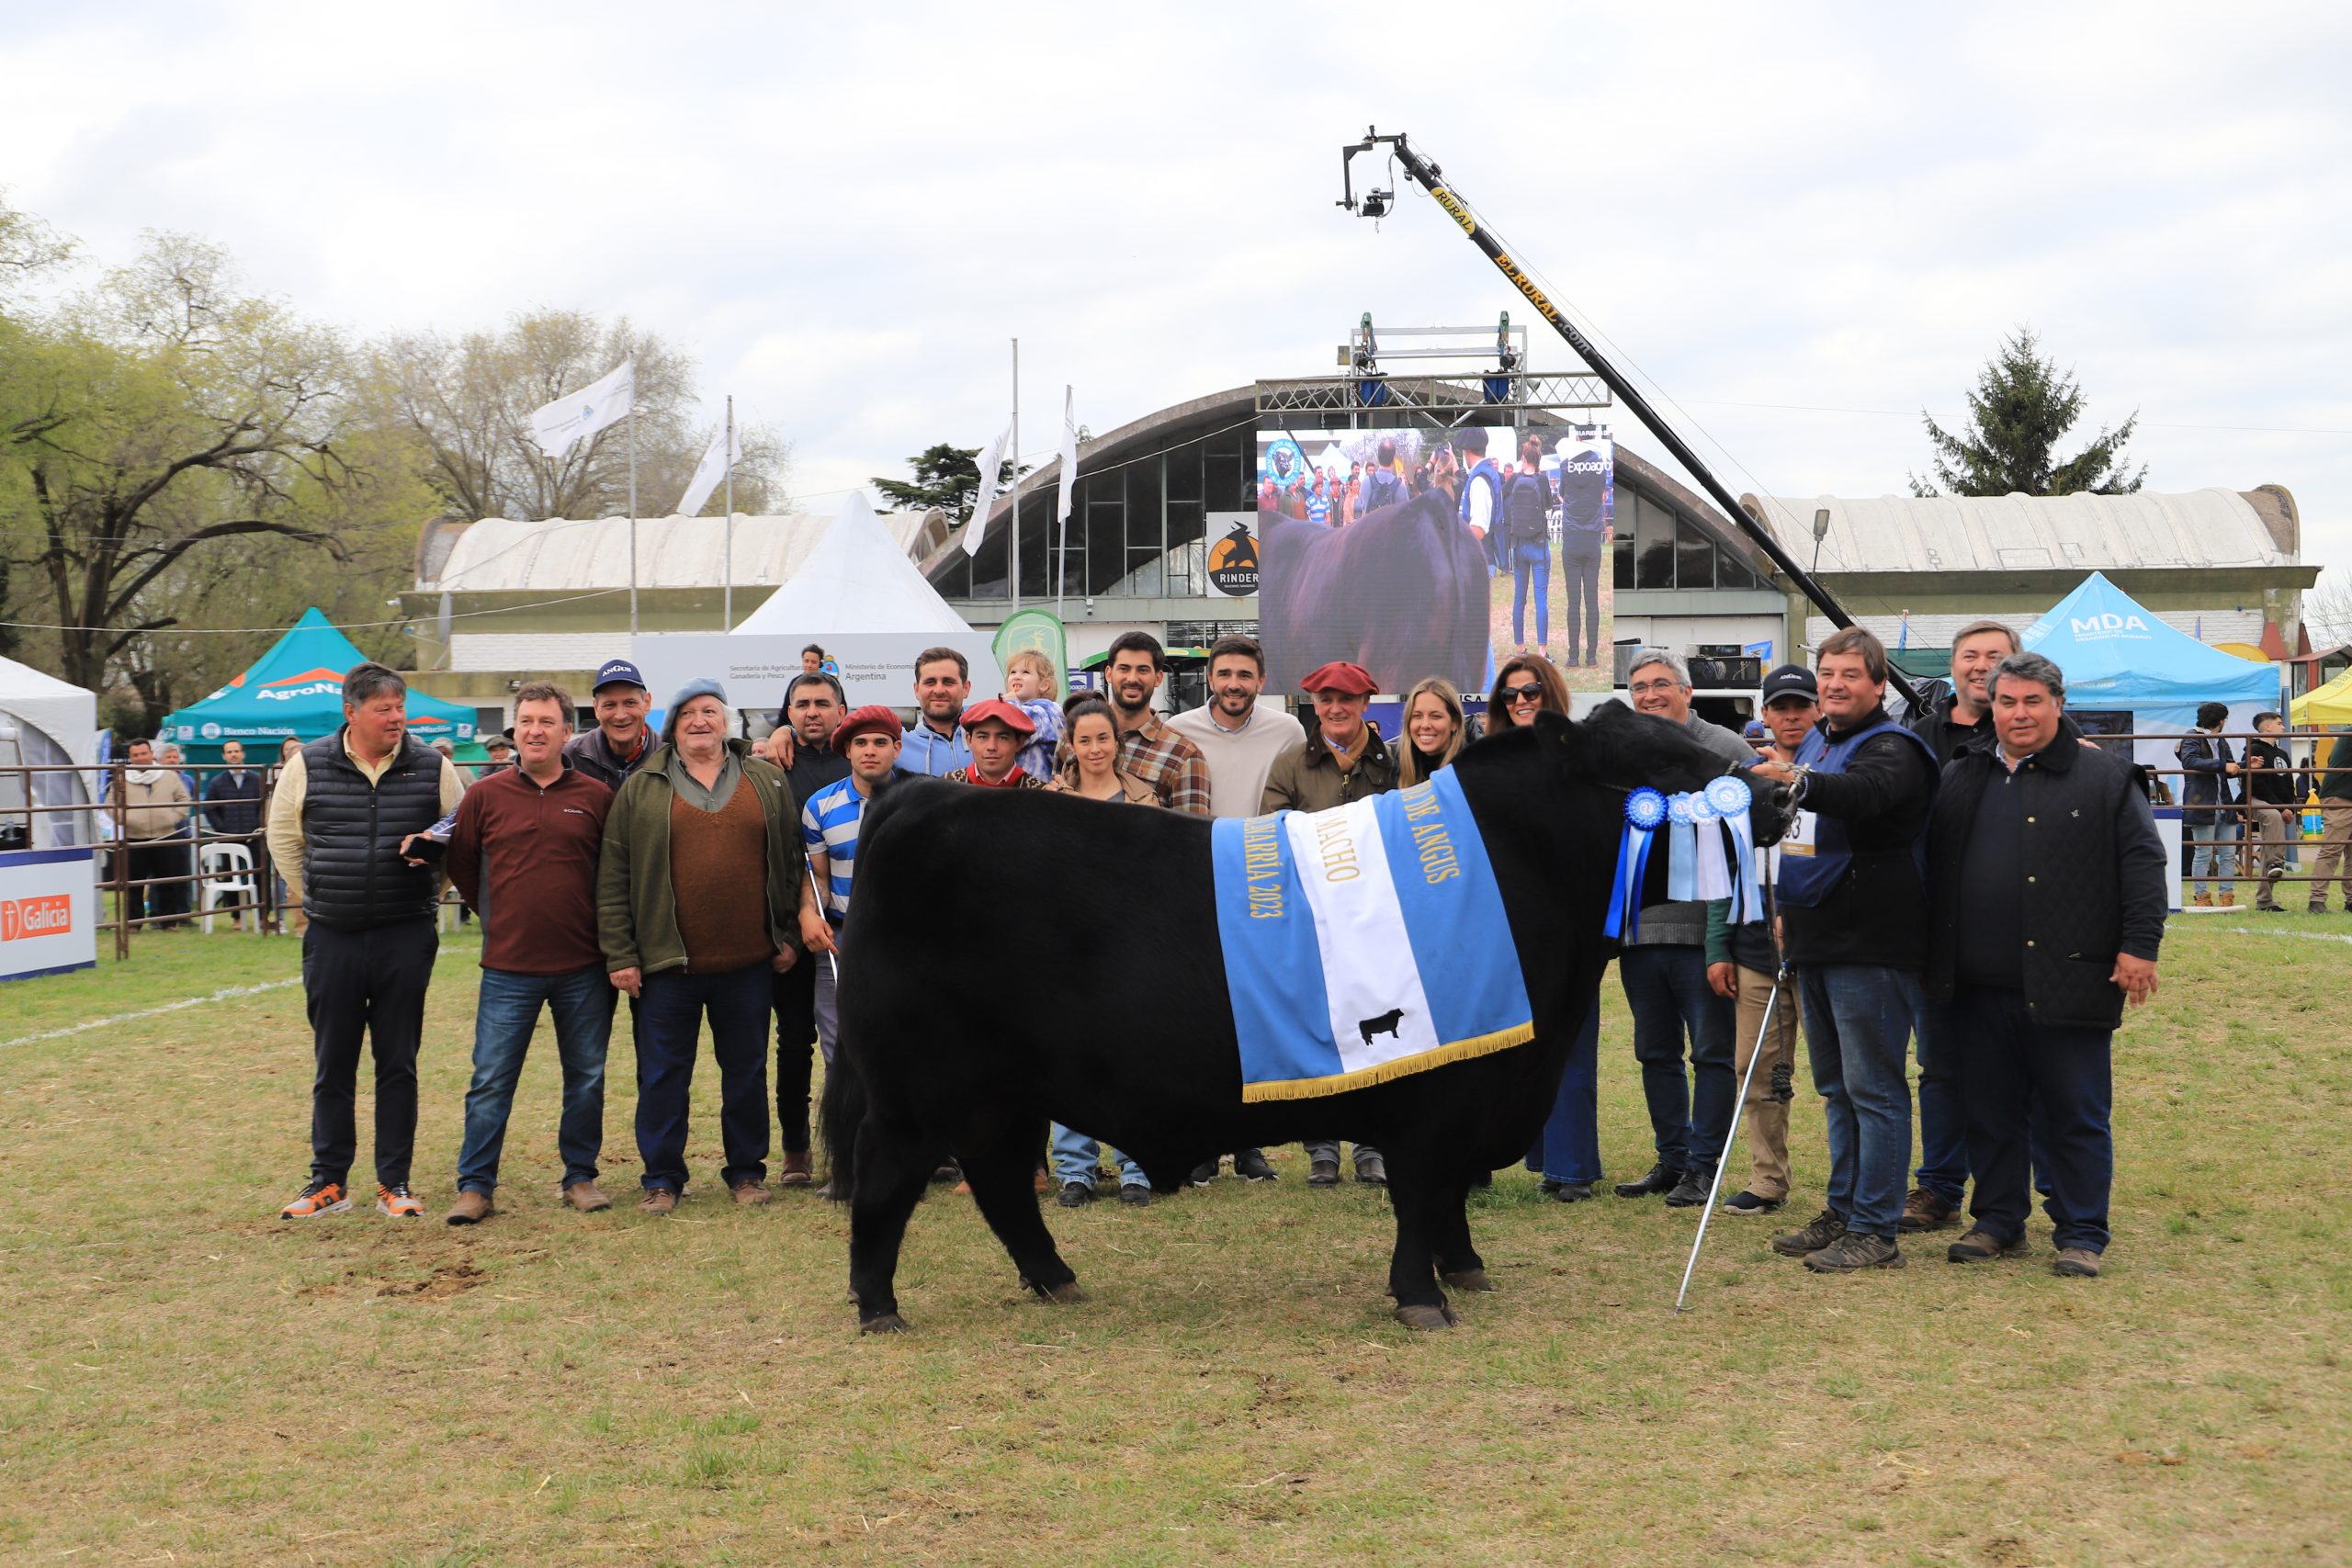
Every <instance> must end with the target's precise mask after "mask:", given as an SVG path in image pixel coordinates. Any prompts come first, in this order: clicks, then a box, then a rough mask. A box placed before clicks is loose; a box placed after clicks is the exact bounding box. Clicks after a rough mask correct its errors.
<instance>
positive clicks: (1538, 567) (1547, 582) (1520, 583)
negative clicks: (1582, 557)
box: [1510, 541, 1552, 647]
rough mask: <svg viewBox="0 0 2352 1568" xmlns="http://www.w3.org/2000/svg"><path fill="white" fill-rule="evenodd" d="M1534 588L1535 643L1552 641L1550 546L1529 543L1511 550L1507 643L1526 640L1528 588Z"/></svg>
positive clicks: (1513, 547) (1540, 643)
mask: <svg viewBox="0 0 2352 1568" xmlns="http://www.w3.org/2000/svg"><path fill="white" fill-rule="evenodd" d="M1531 579H1532V581H1533V582H1534V585H1535V641H1536V644H1537V646H1538V647H1541V646H1542V645H1544V644H1545V643H1548V642H1550V641H1551V640H1552V547H1551V546H1550V545H1549V544H1546V543H1542V542H1534V541H1531V542H1530V543H1527V544H1523V545H1513V546H1512V547H1511V550H1510V640H1511V641H1513V642H1515V643H1524V642H1525V641H1526V640H1527V589H1528V583H1529V581H1530V580H1531Z"/></svg>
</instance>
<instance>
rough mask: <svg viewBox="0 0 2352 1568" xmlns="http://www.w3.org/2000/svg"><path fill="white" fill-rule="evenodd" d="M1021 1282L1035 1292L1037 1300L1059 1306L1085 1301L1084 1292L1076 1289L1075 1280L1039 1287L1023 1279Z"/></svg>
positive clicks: (1037, 1284)
mask: <svg viewBox="0 0 2352 1568" xmlns="http://www.w3.org/2000/svg"><path fill="white" fill-rule="evenodd" d="M1021 1282H1022V1283H1023V1284H1024V1285H1026V1286H1028V1287H1029V1288H1030V1289H1031V1290H1033V1291H1035V1292H1037V1296H1038V1299H1039V1300H1041V1301H1048V1302H1052V1303H1056V1304H1057V1305H1059V1306H1071V1305H1074V1304H1076V1303H1079V1302H1082V1301H1084V1300H1085V1299H1086V1292H1084V1291H1081V1290H1080V1289H1079V1288H1078V1281H1077V1280H1063V1281H1062V1282H1061V1283H1060V1284H1058V1285H1041V1284H1039V1283H1037V1281H1036V1280H1030V1279H1023V1280H1022V1281H1021Z"/></svg>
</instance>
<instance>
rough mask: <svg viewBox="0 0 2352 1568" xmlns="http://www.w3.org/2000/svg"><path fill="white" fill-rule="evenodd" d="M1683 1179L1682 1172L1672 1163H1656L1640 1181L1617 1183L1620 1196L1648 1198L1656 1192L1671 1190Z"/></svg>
mask: <svg viewBox="0 0 2352 1568" xmlns="http://www.w3.org/2000/svg"><path fill="white" fill-rule="evenodd" d="M1681 1180H1682V1173H1681V1172H1680V1171H1679V1170H1677V1169H1676V1168H1674V1167H1672V1166H1670V1165H1654V1166H1652V1167H1650V1173H1649V1174H1648V1175H1647V1176H1645V1177H1643V1178H1642V1179H1640V1180H1639V1181H1621V1182H1619V1183H1618V1184H1617V1196H1619V1197H1620V1198H1647V1197H1650V1196H1652V1195H1653V1194H1655V1193H1659V1192H1671V1191H1673V1190H1674V1189H1675V1188H1676V1186H1677V1185H1679V1183H1680V1182H1681Z"/></svg>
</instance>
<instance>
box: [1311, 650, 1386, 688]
mask: <svg viewBox="0 0 2352 1568" xmlns="http://www.w3.org/2000/svg"><path fill="white" fill-rule="evenodd" d="M1298 687H1299V690H1300V691H1302V692H1305V693H1306V694H1308V695H1309V696H1312V695H1314V694H1316V693H1317V692H1340V693H1344V694H1346V695H1348V696H1351V697H1368V696H1370V695H1372V694H1374V692H1377V691H1378V690H1380V687H1379V685H1378V684H1377V683H1375V682H1374V680H1373V678H1372V671H1369V670H1367V669H1365V668H1364V667H1363V665H1361V664H1351V663H1349V662H1348V661H1347V660H1344V659H1334V660H1331V662H1330V663H1329V664H1325V665H1320V666H1318V667H1317V668H1316V669H1313V670H1310V671H1307V672H1306V680H1304V681H1301V682H1299V683H1298Z"/></svg>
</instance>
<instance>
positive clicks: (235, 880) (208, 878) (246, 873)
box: [197, 844, 261, 936]
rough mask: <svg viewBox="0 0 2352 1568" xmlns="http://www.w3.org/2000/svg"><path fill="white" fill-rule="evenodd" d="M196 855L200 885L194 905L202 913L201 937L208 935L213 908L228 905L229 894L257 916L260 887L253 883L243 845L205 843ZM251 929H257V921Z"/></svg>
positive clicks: (251, 855)
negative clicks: (201, 879) (198, 855)
mask: <svg viewBox="0 0 2352 1568" xmlns="http://www.w3.org/2000/svg"><path fill="white" fill-rule="evenodd" d="M200 855H201V860H202V865H203V875H204V882H203V884H202V887H201V891H199V892H198V895H197V904H198V908H200V909H202V910H203V912H204V934H205V935H207V936H209V935H211V934H212V909H213V906H215V905H217V904H222V903H227V902H230V898H229V895H231V894H240V895H243V903H244V904H245V905H246V906H248V907H249V908H252V909H253V910H254V913H255V916H256V917H258V915H259V913H260V910H261V885H260V884H259V883H258V882H256V881H254V852H253V851H252V850H250V849H248V848H246V847H245V846H244V845H243V844H206V845H205V846H204V847H203V849H202V850H201V852H200ZM260 929H261V921H260V919H258V918H256V919H254V930H256V931H258V930H260Z"/></svg>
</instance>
